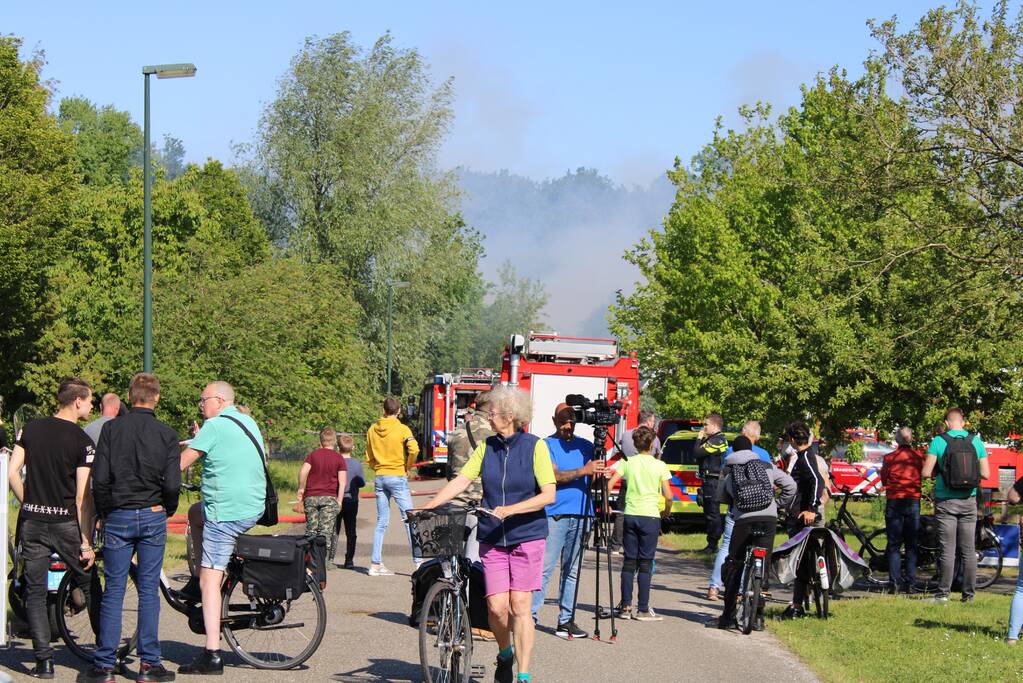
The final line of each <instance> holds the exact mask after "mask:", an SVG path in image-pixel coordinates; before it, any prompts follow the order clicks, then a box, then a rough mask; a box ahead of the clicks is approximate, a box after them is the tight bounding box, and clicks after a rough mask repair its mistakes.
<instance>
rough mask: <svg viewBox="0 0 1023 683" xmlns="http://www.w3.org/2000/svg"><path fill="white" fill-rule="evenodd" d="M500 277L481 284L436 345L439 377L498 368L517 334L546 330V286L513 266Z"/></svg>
mask: <svg viewBox="0 0 1023 683" xmlns="http://www.w3.org/2000/svg"><path fill="white" fill-rule="evenodd" d="M497 275H498V281H497V282H496V283H492V282H483V281H482V279H480V281H479V283H478V284H476V285H474V286H475V291H474V292H473V293H472V294H471V295H470V296H469V298H468V301H467V302H466V304H465V305H464V306H463V307H462V308H461V309H460V310H458V311H457V313H456V315H454V316H453V317H452V318H451V320H449V321H448V324H447V325H446V326H445V332H444V334H443V335H442V336H437V337H435V338H434V339H432V340H431V348H430V350H429V352H430V358H431V361H432V366H431V369H432V371H433V372H451V371H453V370H457V369H459V368H498V367H500V365H501V357H502V355H503V353H504V347H505V345H506V344H507V343H508V338H509V337H510V336H511V335H512V334H516V333H519V334H525V333H527V332H528V331H529V330H535V329H541V328H542V327H543V325H544V324H543V322H542V312H543V308H544V306H545V305H546V304H547V293H546V291H545V290H544V286H543V283H541V282H540V281H538V280H533V279H531V278H528V277H521V278H520V277H519V276H518V274H517V273H516V272H515V267H514V266H513V265H512V264H511V263H510V262H507V261H506V262H504V263H502V264H501V266H500V267H499V268H498V272H497Z"/></svg>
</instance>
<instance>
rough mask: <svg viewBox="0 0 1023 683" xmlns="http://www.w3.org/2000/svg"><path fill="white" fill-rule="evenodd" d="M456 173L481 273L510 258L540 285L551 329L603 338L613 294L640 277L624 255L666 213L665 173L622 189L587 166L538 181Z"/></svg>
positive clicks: (492, 274) (670, 191)
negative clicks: (481, 252)
mask: <svg viewBox="0 0 1023 683" xmlns="http://www.w3.org/2000/svg"><path fill="white" fill-rule="evenodd" d="M457 174H458V182H459V185H460V187H461V189H462V192H463V197H462V215H463V216H464V218H465V221H466V223H468V224H469V225H471V226H473V227H475V228H476V229H477V230H479V231H480V233H482V235H483V247H484V249H485V251H486V258H485V259H484V260H483V266H482V268H483V272H484V275H486V276H487V277H488V278H489V279H491V280H495V279H497V277H496V275H497V271H498V268H499V266H500V265H501V264H502V263H504V262H505V261H511V263H512V264H513V265H514V267H515V269H516V271H517V272H518V273H519V274H520V275H522V276H525V277H527V278H532V279H535V280H539V281H540V282H541V283H543V285H544V287H545V289H546V292H547V297H548V300H547V307H546V308H545V309H544V315H543V318H544V320H545V322H546V323H547V325H548V326H549V329H552V330H557V331H558V332H560V333H561V334H576V335H581V336H604V335H607V334H608V331H607V322H606V313H607V310H608V306H609V305H610V304H611V303H613V302H614V297H615V292H616V291H617V290H619V289H621V290H624V291H625V292H626V293H629V292H631V291H632V289H633V283H634V282H635V281H636V280H637V279H638V278H639V271H638V269H637V268H636V267H635V266H633V265H632V264H631V263H628V262H627V261H625V260H624V259H623V258H622V254H623V253H624V252H625V251H627V250H628V249H630V248H631V247H632V245H633V244H635V243H636V241H637V240H638V239H639V238H640V237H642V236H643V235H644V234H646V232H647V231H648V230H650V229H651V228H655V227H657V226H658V225H660V223H661V221H662V220H663V217H664V216H665V215H666V214H667V212H668V209H669V208H670V207H671V202H672V199H673V197H674V194H675V191H674V188H673V186H672V184H671V183H670V182H669V181H668V179H667V177H660V178H657V179H654V180H653V181H652V182H651V183H650V185H648V186H647V187H645V188H643V187H633V188H626V187H624V186H622V185H616V184H615V183H614V182H613V181H612V180H611V179H610V178H608V177H607V176H604V175H601V173H600V172H599V171H598V170H596V169H591V168H579V169H577V170H575V171H568V172H566V173H565V175H563V176H561V177H559V178H553V179H548V180H542V181H538V180H533V179H530V178H525V177H523V176H519V175H514V174H511V173H508V172H507V171H501V172H497V173H481V172H479V171H474V170H472V169H465V168H463V169H458V171H457Z"/></svg>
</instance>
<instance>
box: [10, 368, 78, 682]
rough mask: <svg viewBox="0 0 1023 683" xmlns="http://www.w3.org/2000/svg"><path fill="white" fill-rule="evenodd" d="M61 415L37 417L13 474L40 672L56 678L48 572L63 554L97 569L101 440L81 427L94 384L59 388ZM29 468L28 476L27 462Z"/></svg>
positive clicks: (68, 382) (23, 438) (19, 447)
mask: <svg viewBox="0 0 1023 683" xmlns="http://www.w3.org/2000/svg"><path fill="white" fill-rule="evenodd" d="M57 405H58V409H57V413H56V414H55V415H54V416H53V417H43V418H40V419H38V420H32V421H31V422H29V423H28V424H27V425H25V428H24V429H23V430H22V431H21V434H20V436H19V438H18V440H17V442H16V443H15V446H14V452H13V453H12V454H11V462H10V472H9V475H8V479H9V481H10V484H11V490H12V491H13V492H14V496H15V497H16V498H17V499H18V500H19V501H20V502H21V513H20V517H21V520H20V521H21V544H22V550H21V552H22V558H23V561H24V566H25V583H26V585H27V589H28V591H27V593H28V594H27V596H26V599H25V603H26V604H25V611H26V612H27V616H28V627H29V631H30V632H31V634H32V648H33V649H34V650H35V658H36V666H35V669H33V670H32V671H30V672H29V673H30V674H31V675H33V676H35V677H36V678H53V649H52V648H51V647H50V622H49V619H48V618H47V614H46V593H47V585H46V583H47V581H46V576H47V571H48V569H49V565H50V554H51V553H53V552H56V553H57V554H58V555H60V556H61V558H62V559H63V560H64V562H65V563H66V564H67V566H68V568H69V569H72V570H74V571H76V572H78V573H79V574H81V575H84V572H85V571H86V570H88V569H90V568H91V567H92V564H93V562H94V561H95V559H96V554H95V553H94V552H93V550H92V534H91V531H92V526H93V525H92V496H91V495H90V494H89V474H90V469H91V468H92V461H93V457H94V456H95V446H93V443H92V439H90V438H89V437H88V436H87V435H86V434H85V432H84V431H82V429H81V427H79V426H78V421H79V420H84V419H85V418H87V417H88V416H89V413H90V412H92V389H91V388H90V387H89V384H88V383H87V382H86V381H85V380H83V379H79V378H77V377H73V378H70V379H65V380H63V381H62V382H61V383H60V387H59V388H58V390H57ZM22 466H24V467H25V481H24V482H22V480H21V468H22Z"/></svg>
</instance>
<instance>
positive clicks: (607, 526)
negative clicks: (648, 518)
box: [598, 478, 618, 643]
mask: <svg viewBox="0 0 1023 683" xmlns="http://www.w3.org/2000/svg"><path fill="white" fill-rule="evenodd" d="M602 482H603V489H604V491H603V493H604V501H605V502H606V501H608V500H610V497H609V496H608V489H607V484H608V482H607V479H606V478H604V479H603V480H602ZM603 524H604V541H605V543H604V551H605V552H606V553H607V554H606V557H607V597H608V601H609V602H608V604H609V605H611V642H612V643H613V642H615V641H617V640H618V627H617V626H616V625H615V610H614V604H615V585H614V572H613V570H612V568H611V532H612V530H613V529H614V517H613V516H612V515H611V510H610V509H608V507H607V506H606V505H605V506H604V521H603ZM598 552H599V551H598Z"/></svg>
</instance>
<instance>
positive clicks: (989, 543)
mask: <svg viewBox="0 0 1023 683" xmlns="http://www.w3.org/2000/svg"><path fill="white" fill-rule="evenodd" d="M988 533H990V536H988V535H986V534H985V535H982V536H981V539H980V541H979V542H978V543H977V590H983V589H984V588H988V587H990V586H991V585H992V584H993V583H994V582H995V581H997V580H998V577H1000V576H1001V575H1002V561H1003V559H1004V558H1003V557H1002V544H1001V542H1000V541H999V540H998V537H997V536H995V534H994V533H993V532H988ZM991 551H994V554H995V556H994V557H991V556H989V555H988V554H987V553H988V552H991Z"/></svg>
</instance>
